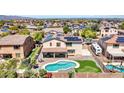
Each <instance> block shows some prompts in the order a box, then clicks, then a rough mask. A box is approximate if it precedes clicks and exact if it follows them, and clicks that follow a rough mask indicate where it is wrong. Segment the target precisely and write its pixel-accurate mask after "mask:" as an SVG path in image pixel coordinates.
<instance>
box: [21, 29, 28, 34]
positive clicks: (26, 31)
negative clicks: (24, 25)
mask: <svg viewBox="0 0 124 93" xmlns="http://www.w3.org/2000/svg"><path fill="white" fill-rule="evenodd" d="M19 34H20V35H30V32H29V30H27V29H24V30H21V31H19Z"/></svg>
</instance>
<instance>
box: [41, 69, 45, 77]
mask: <svg viewBox="0 0 124 93" xmlns="http://www.w3.org/2000/svg"><path fill="white" fill-rule="evenodd" d="M46 74H47V72H46V70H44V69H40V70H39V76H40V77H44V76H45V75H46Z"/></svg>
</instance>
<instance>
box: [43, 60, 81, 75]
mask: <svg viewBox="0 0 124 93" xmlns="http://www.w3.org/2000/svg"><path fill="white" fill-rule="evenodd" d="M60 61H66V62H70V61H71V62H74V63H75V64H76V66H75V67H74V68H79V67H80V64H79V63H78V62H76V61H73V60H57V61H55V62H52V63H46V64H44V65H43V66H42V68H43V69H45V67H46V66H47V65H50V64H55V63H58V62H60ZM71 68H72V67H70V68H67V69H59V70H57V71H47V70H46V69H45V70H46V71H47V72H51V73H57V72H59V71H61V70H63V71H65V70H68V69H71Z"/></svg>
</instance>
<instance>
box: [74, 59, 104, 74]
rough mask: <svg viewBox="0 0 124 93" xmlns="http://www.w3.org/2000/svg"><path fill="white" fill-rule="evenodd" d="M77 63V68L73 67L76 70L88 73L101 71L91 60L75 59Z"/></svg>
mask: <svg viewBox="0 0 124 93" xmlns="http://www.w3.org/2000/svg"><path fill="white" fill-rule="evenodd" d="M76 61H77V62H78V63H79V64H80V67H79V68H75V71H76V72H89V73H99V72H102V71H101V69H100V68H99V67H98V66H97V65H96V63H95V62H94V61H92V60H76Z"/></svg>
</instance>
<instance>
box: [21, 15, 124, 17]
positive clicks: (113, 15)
mask: <svg viewBox="0 0 124 93" xmlns="http://www.w3.org/2000/svg"><path fill="white" fill-rule="evenodd" d="M21 16H23V17H31V18H124V15H21Z"/></svg>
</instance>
